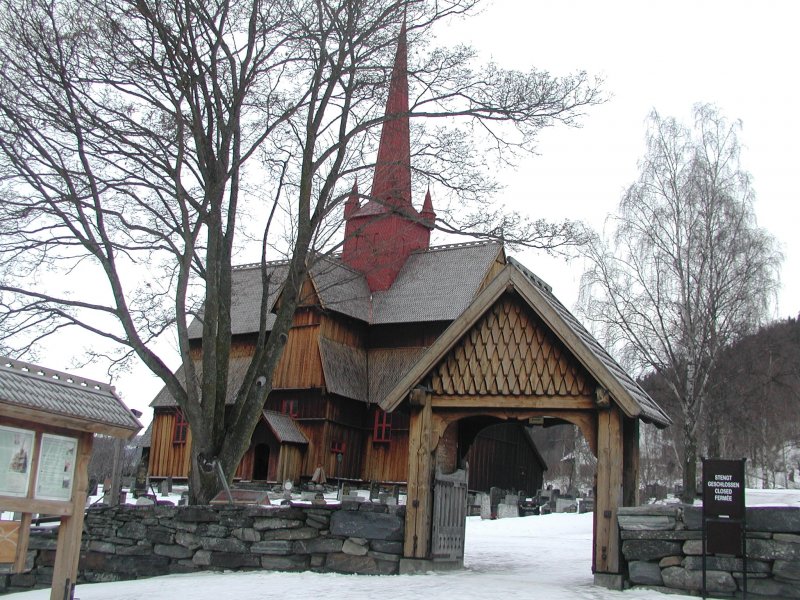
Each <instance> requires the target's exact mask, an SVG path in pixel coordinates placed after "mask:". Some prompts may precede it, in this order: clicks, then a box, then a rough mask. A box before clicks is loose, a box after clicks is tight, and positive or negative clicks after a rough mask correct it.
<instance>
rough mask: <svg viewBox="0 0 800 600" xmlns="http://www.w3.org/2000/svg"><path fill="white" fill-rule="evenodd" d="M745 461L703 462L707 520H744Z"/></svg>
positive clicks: (706, 460)
mask: <svg viewBox="0 0 800 600" xmlns="http://www.w3.org/2000/svg"><path fill="white" fill-rule="evenodd" d="M744 488H745V480H744V461H743V460H725V459H720V458H708V459H705V460H704V461H703V514H704V516H705V517H706V518H719V517H726V518H729V519H744V511H745V499H744Z"/></svg>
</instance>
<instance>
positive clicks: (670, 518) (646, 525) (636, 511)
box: [617, 505, 678, 531]
mask: <svg viewBox="0 0 800 600" xmlns="http://www.w3.org/2000/svg"><path fill="white" fill-rule="evenodd" d="M677 516H678V509H677V508H675V507H671V506H657V505H648V506H623V507H620V508H619V509H618V511H617V523H618V524H619V528H620V529H621V530H623V531H670V530H674V529H675V525H676V522H677Z"/></svg>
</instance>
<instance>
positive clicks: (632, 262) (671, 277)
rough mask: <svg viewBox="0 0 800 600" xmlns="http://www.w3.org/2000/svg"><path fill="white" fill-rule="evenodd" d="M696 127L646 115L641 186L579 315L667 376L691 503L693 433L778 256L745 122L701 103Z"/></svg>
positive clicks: (595, 266)
mask: <svg viewBox="0 0 800 600" xmlns="http://www.w3.org/2000/svg"><path fill="white" fill-rule="evenodd" d="M694 116H695V125H694V129H689V128H687V127H684V126H683V125H681V124H680V123H678V122H677V121H676V120H675V119H673V118H662V117H661V116H660V115H659V114H658V113H656V112H653V113H652V114H651V115H650V121H649V128H648V133H647V152H646V154H645V157H644V159H643V160H642V162H641V165H640V171H641V174H640V176H639V179H638V181H636V182H635V183H634V184H633V185H631V186H630V187H629V188H628V190H627V191H626V192H625V194H624V196H623V198H622V201H621V203H620V207H619V214H618V215H617V216H616V217H614V219H613V221H612V224H613V226H614V231H613V234H612V235H611V236H610V239H608V240H602V239H600V238H599V237H597V238H595V240H594V241H593V243H591V244H590V245H588V246H587V249H586V256H587V257H588V258H589V260H590V264H591V267H590V269H589V270H588V271H587V272H586V273H585V274H584V277H583V281H582V289H581V308H582V312H583V313H584V314H585V315H586V317H587V318H588V319H589V320H591V321H592V322H594V323H595V324H596V325H597V326H598V327H599V328H600V329H601V333H602V334H604V336H605V338H606V339H607V340H608V341H609V343H610V345H611V347H613V348H615V349H616V350H617V351H618V352H619V353H620V355H621V357H622V358H623V360H624V361H625V363H626V364H627V365H629V366H630V367H631V368H634V369H637V370H639V371H640V372H646V371H648V370H652V371H655V372H656V373H658V374H660V375H661V376H662V377H663V378H664V381H665V382H666V385H667V387H668V389H669V391H670V393H671V394H672V396H673V397H674V398H675V400H676V402H677V405H678V406H679V407H680V411H681V414H680V415H679V416H678V418H677V419H676V421H678V422H680V423H682V428H683V431H682V462H683V487H684V499H685V500H686V501H689V500H691V499H693V498H694V496H695V493H696V477H697V458H698V451H699V449H698V427H699V425H700V418H701V415H702V414H703V406H704V403H705V401H706V398H707V395H708V391H709V381H710V376H711V374H712V372H713V369H714V367H715V365H716V363H717V361H718V358H719V356H720V353H721V351H722V350H723V348H724V347H725V346H726V345H728V344H730V343H731V342H732V341H734V340H735V339H737V338H739V337H740V336H742V335H744V334H746V333H748V332H750V331H752V329H753V328H754V327H755V326H757V325H758V324H759V322H760V321H761V319H762V317H763V316H764V314H765V312H766V310H767V308H768V304H769V301H770V299H771V297H772V295H773V293H774V290H775V288H776V285H777V269H778V267H779V264H780V260H781V258H780V255H779V253H778V252H777V250H776V247H775V242H774V241H773V239H772V237H771V236H770V235H769V234H768V233H766V232H765V231H764V230H762V229H760V228H759V227H758V226H757V225H756V221H755V215H754V213H753V208H752V203H753V190H752V187H751V185H750V177H749V175H748V174H747V173H746V172H745V171H743V170H742V169H741V167H740V165H739V151H740V147H739V141H738V133H739V129H740V124H739V123H730V122H728V121H727V120H726V119H725V118H724V117H723V116H721V115H720V114H719V112H718V111H717V109H716V108H714V107H712V106H708V105H698V106H696V107H695V110H694Z"/></svg>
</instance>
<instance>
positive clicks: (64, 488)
mask: <svg viewBox="0 0 800 600" xmlns="http://www.w3.org/2000/svg"><path fill="white" fill-rule="evenodd" d="M77 452H78V440H77V439H76V438H71V437H64V436H61V435H52V434H49V433H43V434H42V445H41V449H40V452H39V468H38V469H37V470H36V488H35V490H34V496H35V497H36V498H37V499H39V500H63V501H68V500H69V499H70V498H71V497H72V484H73V481H74V479H75V458H76V456H77Z"/></svg>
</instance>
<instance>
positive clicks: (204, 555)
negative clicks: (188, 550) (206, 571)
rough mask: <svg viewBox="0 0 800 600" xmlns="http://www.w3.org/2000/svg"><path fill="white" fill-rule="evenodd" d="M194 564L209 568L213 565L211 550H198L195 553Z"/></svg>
mask: <svg viewBox="0 0 800 600" xmlns="http://www.w3.org/2000/svg"><path fill="white" fill-rule="evenodd" d="M192 564H194V565H197V566H198V567H207V566H209V565H211V551H210V550H198V551H197V552H195V553H194V556H193V557H192Z"/></svg>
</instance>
